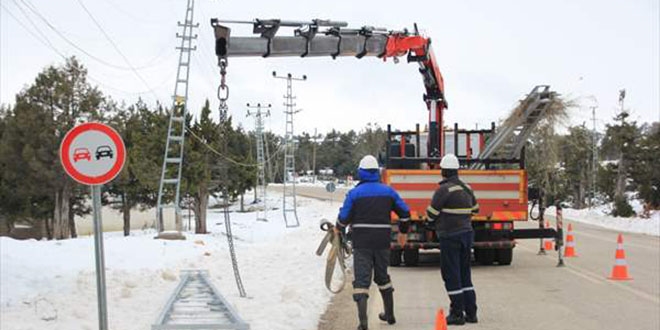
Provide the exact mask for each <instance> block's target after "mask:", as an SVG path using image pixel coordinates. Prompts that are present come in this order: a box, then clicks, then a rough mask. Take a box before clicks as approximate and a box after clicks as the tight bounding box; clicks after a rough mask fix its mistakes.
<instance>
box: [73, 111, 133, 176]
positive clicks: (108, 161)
mask: <svg viewBox="0 0 660 330" xmlns="http://www.w3.org/2000/svg"><path fill="white" fill-rule="evenodd" d="M60 160H61V162H62V166H64V170H65V171H66V173H67V174H69V176H71V177H72V178H73V179H74V180H76V181H78V182H80V183H82V184H86V185H102V184H104V183H107V182H109V181H111V180H112V179H114V178H115V177H116V176H117V174H119V172H121V169H122V167H123V166H124V161H125V160H126V149H125V148H124V142H123V141H122V139H121V137H120V136H119V134H118V133H117V131H115V130H114V129H112V127H110V126H108V125H105V124H101V123H85V124H82V125H78V126H76V127H74V128H72V129H71V130H70V131H69V132H68V133H66V135H65V136H64V139H63V140H62V144H61V145H60Z"/></svg>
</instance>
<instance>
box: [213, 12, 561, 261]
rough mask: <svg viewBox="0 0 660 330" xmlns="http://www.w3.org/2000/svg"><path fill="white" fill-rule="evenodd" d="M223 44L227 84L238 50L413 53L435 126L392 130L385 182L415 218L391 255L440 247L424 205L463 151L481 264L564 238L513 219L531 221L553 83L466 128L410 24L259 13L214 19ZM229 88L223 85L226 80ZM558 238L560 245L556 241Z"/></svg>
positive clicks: (413, 257)
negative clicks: (449, 118) (529, 164)
mask: <svg viewBox="0 0 660 330" xmlns="http://www.w3.org/2000/svg"><path fill="white" fill-rule="evenodd" d="M229 24H249V25H252V31H253V34H254V35H249V36H234V35H232V34H231V29H230V27H229V26H228V25H229ZM211 25H212V27H213V29H214V35H215V53H216V55H217V57H218V64H219V66H220V69H221V70H220V71H221V74H222V75H223V76H222V81H223V83H224V73H225V72H226V67H227V59H228V58H230V57H263V58H266V57H301V58H308V57H319V56H328V57H332V58H333V59H336V58H338V57H354V58H357V59H362V58H368V57H372V58H373V57H375V58H379V59H382V60H386V59H392V60H393V61H394V62H395V63H398V62H399V60H400V58H403V57H405V59H406V61H407V62H408V63H416V64H417V66H418V70H419V72H420V74H421V76H422V81H423V85H424V89H425V91H424V94H423V101H424V103H425V105H426V109H427V111H428V126H427V129H425V130H424V132H421V131H420V129H419V125H417V128H416V130H413V131H400V130H398V131H392V129H391V126H390V125H388V135H387V136H388V138H387V146H386V148H385V152H384V154H383V155H381V161H382V163H384V164H385V168H384V169H383V176H382V177H383V181H384V183H386V184H388V185H390V186H392V187H393V188H394V189H395V190H396V191H397V192H398V193H399V194H400V195H401V197H402V198H403V199H404V200H405V201H406V203H407V204H408V205H409V206H410V208H411V214H412V219H411V220H412V226H411V230H410V231H409V232H408V233H407V234H401V233H398V230H397V227H398V226H397V220H398V219H396V217H395V216H393V220H392V241H391V251H392V253H391V260H390V264H391V265H394V266H397V265H399V264H401V263H402V261H403V262H404V263H405V265H407V266H414V265H416V264H417V263H418V261H419V251H420V250H432V249H439V243H438V240H437V237H436V236H435V233H434V232H433V231H432V230H429V229H428V228H427V227H426V226H425V225H424V223H425V221H426V208H427V206H428V205H429V204H430V200H431V197H432V195H433V192H434V190H435V189H436V188H437V186H438V182H439V181H440V179H441V177H440V169H439V165H438V164H439V163H440V159H441V157H442V156H443V155H444V154H445V153H449V152H451V153H454V154H456V156H457V157H458V158H459V160H460V163H461V170H459V175H460V177H461V179H462V180H464V181H465V182H466V183H468V184H469V185H470V186H471V187H472V188H473V189H474V192H475V196H476V197H477V201H478V203H479V205H480V209H479V214H477V215H475V216H474V217H473V221H472V224H473V227H474V230H475V244H474V256H475V259H476V260H477V261H478V262H481V263H483V264H492V263H494V262H497V263H499V264H503V265H508V264H510V263H511V262H512V258H513V253H512V251H513V248H514V247H515V244H516V239H524V238H555V239H556V240H557V242H558V243H561V237H562V235H561V229H560V228H559V227H558V229H557V230H555V229H552V228H543V223H542V220H540V221H539V228H538V229H537V228H525V229H519V228H515V227H514V224H515V223H517V222H522V221H527V220H529V218H530V216H529V211H528V203H529V199H530V198H529V195H528V187H527V183H528V182H527V172H526V171H525V165H524V164H525V161H524V144H525V142H526V140H527V138H528V136H529V134H530V133H531V131H532V130H533V128H534V127H535V126H536V124H537V123H538V121H539V120H541V119H542V118H543V117H544V115H545V113H546V112H547V109H549V108H550V107H552V106H553V104H555V102H556V100H555V99H556V93H554V92H552V91H551V90H550V88H549V86H536V87H535V88H534V89H533V90H532V92H530V93H529V94H528V95H527V97H526V98H525V99H524V100H523V101H521V103H520V105H519V107H518V108H517V109H516V111H514V113H513V114H512V116H511V117H510V118H509V119H507V120H506V121H505V122H504V124H503V125H501V126H500V127H498V128H497V129H496V128H495V125H494V124H493V125H492V127H491V129H488V130H465V129H459V128H458V125H456V124H455V125H454V128H453V129H446V128H445V125H444V121H443V115H444V111H445V110H446V109H447V106H448V103H447V99H446V96H445V87H444V80H443V77H442V74H441V72H440V69H439V66H438V63H437V61H436V58H435V55H434V53H433V50H432V43H431V39H430V38H428V37H425V36H423V35H421V34H420V33H419V31H418V29H417V25H414V28H413V30H412V31H409V30H407V29H403V30H387V29H384V28H376V27H373V26H363V27H361V28H348V27H347V26H348V24H347V23H345V22H339V21H331V20H321V19H313V20H309V21H288V20H281V19H255V20H249V21H235V20H220V19H217V18H216V19H211ZM282 28H290V29H293V36H281V35H278V32H280V31H281V29H282ZM221 89H222V85H221ZM558 246H559V244H558Z"/></svg>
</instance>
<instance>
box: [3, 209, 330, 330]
mask: <svg viewBox="0 0 660 330" xmlns="http://www.w3.org/2000/svg"><path fill="white" fill-rule="evenodd" d="M271 198H272V199H271ZM271 198H269V199H271V200H270V201H269V205H278V206H279V205H281V200H279V201H278V200H277V198H276V197H274V196H273V197H271ZM298 203H299V206H298V215H299V219H300V222H301V226H300V227H298V228H295V229H286V228H285V225H284V221H283V218H282V212H281V210H272V211H270V212H269V213H268V218H269V219H270V221H269V222H261V221H260V222H257V221H256V216H255V214H254V213H238V212H236V211H234V212H232V213H231V219H232V224H233V227H232V229H233V233H234V236H235V240H234V243H235V246H236V251H237V257H238V263H239V266H240V272H241V276H242V278H243V284H244V286H245V289H246V291H247V294H248V297H247V298H240V297H239V295H238V290H237V289H236V282H235V280H234V275H233V270H232V266H231V259H230V257H229V252H228V247H227V241H226V236H225V229H224V222H223V221H224V220H223V219H224V217H223V214H222V210H218V209H215V210H209V214H208V226H209V230H210V231H211V234H209V235H193V234H186V236H187V240H185V241H164V240H155V239H153V237H154V235H155V233H154V232H153V231H134V232H132V236H130V237H123V236H121V233H110V234H105V235H104V244H105V262H106V284H107V296H108V319H109V327H110V329H112V330H115V329H116V330H132V329H135V330H137V329H140V330H142V329H150V328H151V324H152V323H153V321H154V320H155V319H156V317H157V315H158V313H159V312H160V311H161V309H162V307H163V306H164V304H165V302H166V300H167V298H168V297H169V296H170V295H171V293H172V292H173V290H174V288H175V287H176V285H177V283H178V280H179V279H178V275H179V271H180V270H183V269H207V270H209V272H210V275H211V279H212V281H213V283H214V284H215V285H216V287H218V289H219V290H220V291H221V292H222V294H223V296H224V297H225V298H226V299H227V300H228V301H229V302H230V303H231V304H232V305H233V306H234V307H235V308H236V310H237V311H238V313H239V314H240V315H241V317H242V318H243V319H245V321H246V322H248V323H249V324H250V326H251V329H253V330H260V329H263V330H266V329H268V330H278V329H282V330H285V329H286V330H289V329H304V330H308V329H315V328H316V325H317V323H318V319H319V317H320V315H321V314H322V313H323V312H324V311H325V307H326V305H327V303H328V302H329V300H330V298H331V296H330V294H329V293H328V292H327V291H326V289H325V287H324V285H323V274H324V267H325V257H318V256H316V255H315V254H314V251H315V249H316V247H317V245H318V243H319V242H320V240H321V238H322V237H323V232H321V231H320V230H319V227H318V225H319V220H320V219H321V218H328V219H332V218H334V217H336V214H337V206H336V204H335V206H331V204H330V203H328V202H322V201H316V200H312V199H305V198H298ZM0 304H1V313H0V324H1V325H2V329H3V330H27V329H53V330H72V329H90V330H91V329H96V328H97V327H98V321H97V296H96V277H95V273H94V245H93V237H83V238H79V239H71V240H64V241H50V242H49V241H35V240H27V241H17V240H13V239H9V238H5V237H3V238H0Z"/></svg>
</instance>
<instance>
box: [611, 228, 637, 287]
mask: <svg viewBox="0 0 660 330" xmlns="http://www.w3.org/2000/svg"><path fill="white" fill-rule="evenodd" d="M616 243H617V244H616V255H615V257H614V258H615V260H614V268H612V275H610V277H608V278H609V279H610V280H615V281H625V280H632V277H630V276H628V263H626V252H625V251H624V250H623V235H621V234H619V237H618V238H617V240H616Z"/></svg>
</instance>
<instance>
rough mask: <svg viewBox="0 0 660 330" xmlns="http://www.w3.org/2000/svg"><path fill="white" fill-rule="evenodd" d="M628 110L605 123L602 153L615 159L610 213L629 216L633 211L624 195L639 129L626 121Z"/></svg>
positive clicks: (634, 123) (633, 123)
mask: <svg viewBox="0 0 660 330" xmlns="http://www.w3.org/2000/svg"><path fill="white" fill-rule="evenodd" d="M628 117H629V114H628V112H626V111H621V112H620V113H619V114H617V115H616V116H615V117H614V121H615V122H616V123H615V124H613V125H609V124H608V125H607V129H606V132H605V137H604V139H603V146H602V148H603V153H604V154H605V155H608V156H610V157H613V158H614V159H616V161H617V166H616V169H617V176H616V183H615V185H614V209H613V212H612V215H614V216H621V217H630V216H632V215H634V211H633V209H632V207H631V206H630V204H629V203H628V199H627V197H626V196H625V192H626V190H627V183H628V179H629V178H630V172H631V166H632V165H633V161H632V160H633V155H635V154H636V153H637V152H638V151H637V147H638V141H639V134H640V133H639V129H638V127H637V123H636V122H634V121H632V122H630V121H626V119H627V118H628Z"/></svg>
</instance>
